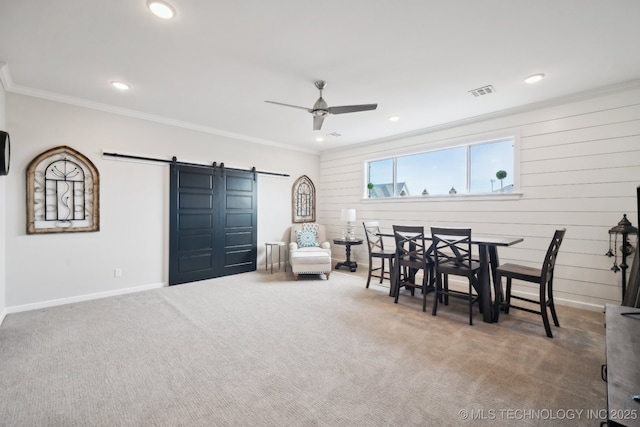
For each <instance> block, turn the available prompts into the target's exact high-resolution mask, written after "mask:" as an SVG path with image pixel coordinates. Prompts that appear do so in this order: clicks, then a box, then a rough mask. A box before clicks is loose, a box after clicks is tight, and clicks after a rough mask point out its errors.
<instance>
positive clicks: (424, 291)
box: [422, 271, 429, 311]
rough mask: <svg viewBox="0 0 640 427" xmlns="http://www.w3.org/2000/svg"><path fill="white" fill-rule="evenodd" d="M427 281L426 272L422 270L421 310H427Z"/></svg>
mask: <svg viewBox="0 0 640 427" xmlns="http://www.w3.org/2000/svg"><path fill="white" fill-rule="evenodd" d="M428 283H429V276H428V275H427V272H426V271H425V272H424V276H423V277H422V311H427V293H428V292H427V284H428Z"/></svg>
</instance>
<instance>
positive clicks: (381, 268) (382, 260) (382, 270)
mask: <svg viewBox="0 0 640 427" xmlns="http://www.w3.org/2000/svg"><path fill="white" fill-rule="evenodd" d="M384 260H385V258H380V261H381V263H382V266H381V267H380V283H382V280H383V279H384Z"/></svg>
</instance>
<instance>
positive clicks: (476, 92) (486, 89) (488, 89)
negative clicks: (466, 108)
mask: <svg viewBox="0 0 640 427" xmlns="http://www.w3.org/2000/svg"><path fill="white" fill-rule="evenodd" d="M495 91H496V90H495V89H494V88H493V86H491V85H488V86H483V87H479V88H478V89H473V90H470V91H469V93H471V94H473V96H482V95H489V94H490V93H494V92H495Z"/></svg>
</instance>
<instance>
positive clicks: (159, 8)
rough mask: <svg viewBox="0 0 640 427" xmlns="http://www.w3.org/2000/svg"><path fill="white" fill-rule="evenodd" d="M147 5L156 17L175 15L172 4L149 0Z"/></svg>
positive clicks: (163, 17)
mask: <svg viewBox="0 0 640 427" xmlns="http://www.w3.org/2000/svg"><path fill="white" fill-rule="evenodd" d="M147 7H148V8H149V10H150V11H151V12H152V13H153V14H154V15H156V16H157V17H158V18H162V19H171V18H173V17H174V16H176V10H175V9H174V8H173V6H171V5H170V4H169V3H166V2H164V1H161V0H149V1H147Z"/></svg>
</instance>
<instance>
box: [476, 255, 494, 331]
mask: <svg viewBox="0 0 640 427" xmlns="http://www.w3.org/2000/svg"><path fill="white" fill-rule="evenodd" d="M478 252H479V255H480V289H479V292H480V304H482V318H483V320H484V321H485V322H487V323H491V322H492V321H493V320H492V318H493V304H492V301H491V284H490V283H489V282H490V274H489V250H488V247H487V245H483V244H479V245H478Z"/></svg>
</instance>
